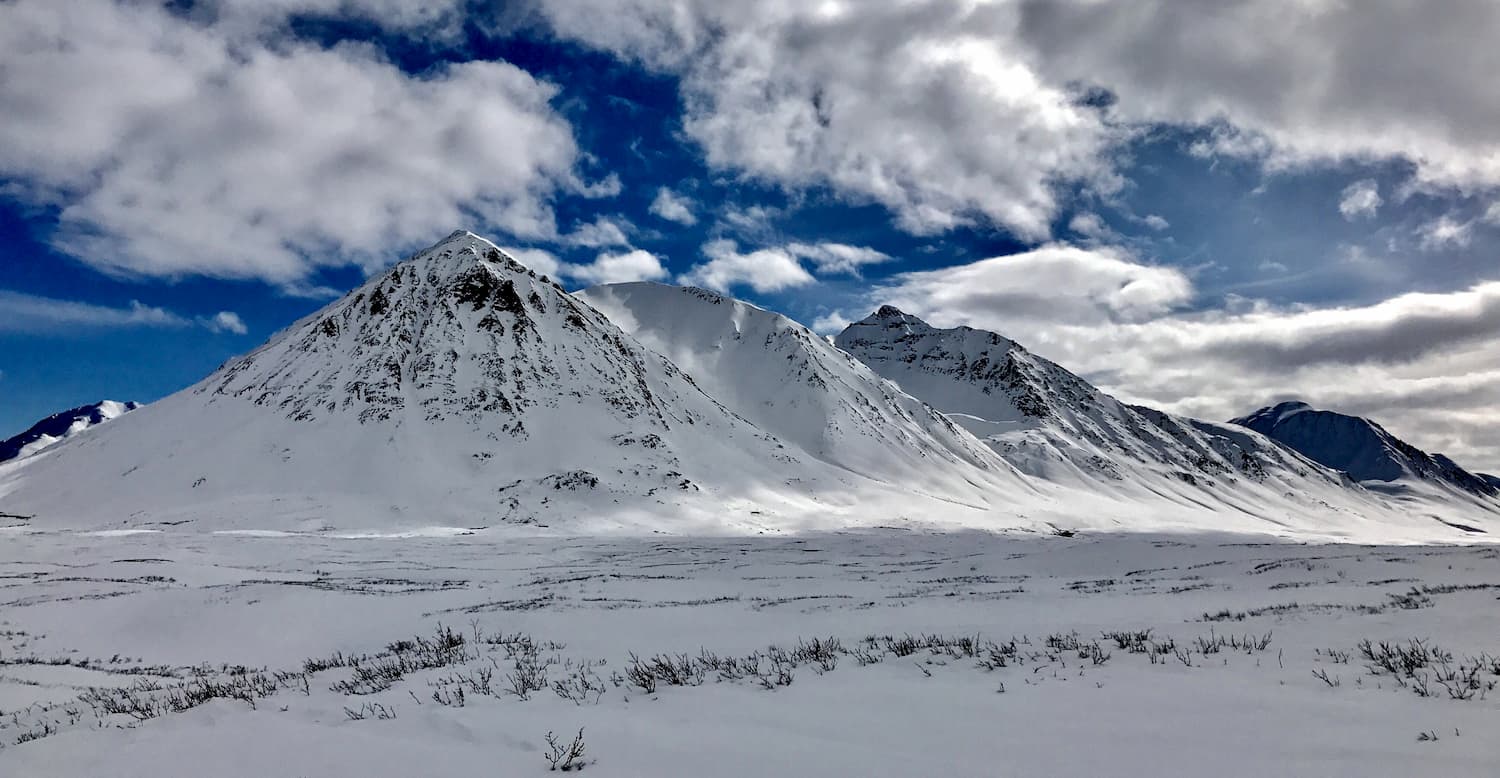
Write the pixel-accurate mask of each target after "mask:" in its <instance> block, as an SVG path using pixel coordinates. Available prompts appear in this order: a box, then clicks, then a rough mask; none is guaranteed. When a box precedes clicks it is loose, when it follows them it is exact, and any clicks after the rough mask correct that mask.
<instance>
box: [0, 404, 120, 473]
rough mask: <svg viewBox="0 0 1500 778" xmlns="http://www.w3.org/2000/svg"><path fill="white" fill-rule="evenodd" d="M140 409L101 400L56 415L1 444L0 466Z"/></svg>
mask: <svg viewBox="0 0 1500 778" xmlns="http://www.w3.org/2000/svg"><path fill="white" fill-rule="evenodd" d="M139 407H141V404H140V403H135V402H118V401H116V400H100V401H99V402H96V403H90V404H89V405H80V406H79V407H77V408H70V409H68V410H66V411H62V412H60V413H54V414H52V415H51V416H48V417H47V418H45V419H42V420H41V421H39V422H37V423H36V424H33V425H31V427H29V428H28V429H27V430H26V431H25V432H22V433H21V434H19V435H16V436H15V437H12V438H7V439H5V440H0V462H6V461H9V460H12V459H19V458H21V457H24V456H28V455H30V454H35V453H37V452H38V451H41V450H42V449H44V448H46V447H48V446H50V445H52V444H54V443H57V442H59V441H61V440H65V439H67V438H71V437H73V436H74V435H77V434H78V433H80V432H83V431H84V430H87V429H89V428H90V427H93V426H95V425H98V424H103V423H104V422H107V421H109V420H111V419H115V418H118V417H120V416H123V415H124V414H126V413H128V412H130V411H133V410H135V409H136V408H139Z"/></svg>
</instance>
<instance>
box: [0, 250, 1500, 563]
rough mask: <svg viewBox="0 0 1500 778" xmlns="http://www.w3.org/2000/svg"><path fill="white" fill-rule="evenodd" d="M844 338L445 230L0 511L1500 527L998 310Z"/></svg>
mask: <svg viewBox="0 0 1500 778" xmlns="http://www.w3.org/2000/svg"><path fill="white" fill-rule="evenodd" d="M838 346H839V347H840V348H842V349H843V350H840V348H835V347H834V346H832V345H830V344H829V343H828V342H827V341H825V340H823V339H821V338H819V337H817V336H816V335H815V334H813V333H812V332H811V331H809V330H807V329H806V328H805V327H803V326H801V325H799V324H797V323H795V322H792V321H791V320H789V319H787V318H786V317H783V316H781V315H779V314H775V313H771V312H769V311H765V310H762V309H760V308H757V307H755V306H752V305H749V304H746V303H743V302H739V301H735V300H732V299H729V298H726V297H723V296H721V295H717V294H714V293H711V292H705V291H703V290H699V289H683V288H678V287H668V286H661V285H654V284H623V285H613V286H605V287H599V288H596V289H593V290H589V291H586V292H584V293H581V294H580V295H577V296H575V295H570V294H568V293H567V292H565V291H564V290H563V289H562V288H561V287H560V286H558V285H557V284H556V283H554V282H552V281H550V280H548V279H546V278H545V277H543V276H539V275H538V274H536V273H535V272H533V271H531V270H528V269H527V268H526V267H524V266H522V265H521V264H520V263H518V262H516V261H515V260H514V259H513V258H511V257H509V256H507V255H506V254H505V253H504V252H502V251H500V250H499V249H498V248H496V247H495V246H494V244H492V243H490V242H489V241H486V240H484V239H482V238H479V237H477V236H474V235H472V234H469V233H466V232H456V233H454V234H453V235H451V236H449V237H448V238H446V239H445V240H443V241H442V242H440V243H438V244H437V245H436V246H433V247H432V248H430V249H428V250H426V251H423V252H420V253H418V254H416V255H414V256H413V257H411V258H409V259H408V260H406V261H404V262H402V263H400V264H398V265H396V266H395V267H393V268H392V269H391V270H390V271H388V272H386V273H385V274H383V275H381V276H379V277H377V278H374V279H371V280H370V281H369V282H367V283H366V284H364V285H363V286H361V287H360V288H358V289H356V290H354V291H352V292H350V293H349V294H348V295H346V296H345V297H344V298H342V299H340V300H338V301H335V302H334V303H332V304H330V305H328V306H327V307H325V308H324V309H322V310H320V311H318V312H317V313H314V314H313V315H311V316H309V317H307V318H305V319H303V320H302V321H299V322H297V323H295V324H293V325H292V326H291V327H289V328H288V329H286V330H284V331H283V332H281V333H279V334H277V335H276V336H274V337H273V338H271V340H269V341H268V342H267V343H266V344H265V345H263V346H261V347H260V348H259V349H256V350H255V351H253V352H251V353H250V354H247V355H245V356H243V357H240V358H237V359H234V360H231V361H230V362H228V363H226V364H225V365H224V366H222V367H221V368H220V369H218V370H217V371H215V372H214V373H213V374H212V375H210V376H209V377H208V378H206V379H205V380H203V381H202V382H200V383H199V384H197V385H196V386H193V387H190V388H189V389H186V390H184V391H182V392H180V393H178V394H176V395H173V396H172V397H169V398H167V399H165V400H162V401H160V402H157V403H153V404H151V405H149V406H146V407H144V408H142V409H140V410H138V411H134V412H132V413H130V414H129V415H127V416H125V417H123V418H120V419H118V420H116V421H114V422H111V423H110V424H109V425H105V426H103V427H100V428H98V429H96V430H93V431H91V432H90V433H89V434H87V435H80V436H77V437H75V438H73V439H71V440H68V441H65V442H64V443H62V444H59V445H57V446H54V447H52V448H49V449H48V450H46V451H44V452H42V453H40V454H37V455H35V456H31V457H27V458H25V459H23V460H20V461H18V462H13V463H8V464H5V465H0V512H4V513H8V514H12V515H19V516H27V517H32V518H31V521H32V522H33V523H34V526H38V527H95V528H100V527H107V528H110V529H113V530H131V531H134V530H138V529H142V528H155V527H162V526H173V527H176V526H184V525H186V526H187V527H188V528H199V529H204V530H210V531H218V530H226V529H232V530H253V531H261V530H276V531H287V530H292V531H313V532H325V531H337V532H339V533H342V534H346V535H348V534H355V535H358V534H375V535H388V534H392V533H396V534H402V533H418V534H432V533H439V534H441V533H467V532H474V531H483V530H487V531H490V532H528V533H535V532H537V531H539V529H544V530H545V531H547V532H552V533H564V534H596V533H604V532H627V533H640V532H670V533H699V534H717V533H760V532H784V531H796V530H807V529H837V528H844V527H869V526H908V527H939V528H955V527H970V528H982V529H987V530H1026V531H1033V532H1052V531H1056V530H1062V529H1068V530H1077V529H1107V530H1142V531H1146V530H1150V531H1183V530H1194V531H1196V530H1223V531H1234V532H1262V533H1265V532H1270V533H1275V534H1279V535H1286V536H1295V537H1303V538H1316V539H1348V540H1362V541H1422V540H1450V541H1451V540H1463V539H1475V538H1479V539H1483V538H1484V537H1485V536H1487V535H1489V534H1491V532H1492V530H1494V531H1495V532H1494V534H1496V535H1500V528H1497V527H1496V526H1495V525H1496V516H1495V514H1494V503H1492V502H1489V501H1486V500H1485V499H1481V498H1480V497H1479V496H1476V495H1472V494H1468V493H1464V497H1465V499H1461V500H1452V499H1448V497H1449V496H1451V495H1450V492H1452V493H1453V494H1457V492H1455V491H1453V490H1449V492H1441V493H1440V492H1436V491H1432V490H1426V491H1423V490H1408V491H1405V492H1402V493H1399V494H1392V493H1389V490H1387V492H1386V493H1381V494H1376V493H1372V492H1371V491H1370V490H1368V489H1366V488H1363V487H1361V486H1360V485H1358V484H1356V483H1354V482H1353V481H1351V480H1349V479H1348V478H1346V477H1344V476H1342V475H1341V474H1339V473H1337V472H1336V471H1334V470H1330V469H1328V468H1325V467H1323V466H1321V465H1318V464H1316V463H1315V462H1313V461H1311V460H1309V459H1307V458H1304V457H1303V456H1301V455H1299V454H1297V453H1295V452H1294V451H1292V450H1290V449H1288V448H1286V447H1284V446H1281V445H1279V444H1278V443H1276V442H1274V441H1272V440H1270V439H1268V438H1266V437H1264V436H1262V435H1260V434H1259V433H1256V432H1254V431H1252V430H1249V429H1246V428H1243V427H1238V426H1233V425H1219V424H1210V423H1207V422H1201V421H1196V420H1192V419H1186V418H1182V417H1176V416H1171V415H1168V414H1163V413H1159V412H1156V411H1153V410H1150V409H1146V408H1137V407H1131V406H1126V405H1123V404H1121V403H1119V402H1117V401H1115V400H1114V399H1113V398H1111V397H1109V396H1108V395H1106V394H1103V393H1102V392H1100V391H1099V390H1097V389H1095V388H1094V387H1092V386H1090V385H1089V384H1088V383H1087V382H1085V381H1083V380H1082V379H1080V378H1078V377H1077V376H1074V375H1073V374H1071V373H1069V372H1068V371H1066V370H1064V369H1062V368H1061V367H1059V366H1057V365H1055V364H1052V363H1051V362H1048V361H1046V360H1043V359H1040V358H1038V357H1036V356H1035V355H1032V354H1030V353H1028V352H1027V351H1026V350H1025V349H1023V348H1021V347H1020V346H1018V345H1016V344H1015V343H1013V342H1011V341H1009V340H1006V339H1004V338H1002V337H1000V336H998V335H995V334H993V333H988V332H982V331H979V330H972V329H967V328H959V329H954V330H937V329H934V328H931V327H929V326H927V325H926V324H924V323H923V322H921V321H920V320H918V319H916V318H914V317H910V316H906V315H904V314H902V313H901V312H899V311H896V310H894V309H890V308H885V309H882V310H881V311H880V312H878V313H877V314H876V315H874V316H872V317H871V318H869V319H866V320H865V321H863V322H860V323H859V324H856V325H854V326H851V327H850V328H849V329H848V330H847V331H846V332H844V333H843V334H842V335H841V336H840V337H839V339H838ZM851 355H852V356H851ZM885 379H890V380H885ZM893 382H894V383H893ZM934 409H936V410H934ZM976 436H977V437H976ZM981 439H982V440H981Z"/></svg>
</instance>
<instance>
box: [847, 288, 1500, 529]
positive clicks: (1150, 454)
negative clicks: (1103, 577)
mask: <svg viewBox="0 0 1500 778" xmlns="http://www.w3.org/2000/svg"><path fill="white" fill-rule="evenodd" d="M835 342H836V343H837V344H838V346H839V347H840V348H843V349H845V350H847V351H849V352H850V353H851V354H853V355H854V356H856V357H858V358H859V359H860V360H862V361H864V362H865V363H867V364H868V365H870V367H871V368H873V369H874V370H875V372H877V373H879V374H880V375H882V376H884V377H886V378H888V379H891V380H892V381H895V382H896V383H898V384H899V385H900V386H901V387H902V388H903V389H905V390H906V391H908V392H911V393H912V394H913V395H915V396H917V397H918V398H920V399H922V400H925V401H926V402H928V403H930V404H931V405H932V406H933V407H935V408H937V409H939V410H941V411H944V412H946V413H948V414H949V415H950V416H952V417H953V418H954V419H955V420H957V421H958V422H959V423H961V424H963V425H964V426H966V427H968V428H969V429H970V430H971V431H973V432H974V434H976V435H978V436H979V437H981V438H983V439H984V440H985V441H986V442H987V443H989V444H990V446H991V447H993V448H994V450H995V451H996V452H998V453H999V454H1001V455H1002V456H1003V457H1005V459H1007V460H1008V461H1010V462H1011V463H1012V464H1013V465H1015V466H1016V467H1017V468H1018V469H1020V470H1021V471H1022V472H1025V473H1028V474H1030V475H1033V476H1035V477H1037V478H1039V479H1043V480H1046V481H1048V482H1052V483H1055V484H1063V485H1069V486H1072V487H1075V488H1077V489H1079V490H1083V491H1089V492H1095V493H1104V494H1109V495H1113V496H1115V497H1117V498H1118V499H1119V500H1120V501H1121V502H1122V503H1128V504H1132V505H1135V506H1139V507H1141V508H1145V509H1147V510H1150V508H1149V506H1151V505H1153V504H1155V505H1157V506H1159V508H1158V509H1157V510H1158V511H1159V512H1163V513H1166V514H1173V513H1175V512H1176V510H1177V509H1180V508H1186V509H1189V510H1193V511H1197V512H1199V513H1201V514H1202V516H1203V519H1202V520H1203V522H1204V523H1205V524H1206V525H1208V526H1214V525H1215V522H1219V521H1223V522H1230V521H1235V520H1237V519H1243V518H1246V517H1249V518H1252V519H1255V520H1258V521H1260V522H1263V523H1264V526H1265V527H1266V528H1267V529H1271V528H1273V527H1279V528H1281V529H1283V530H1288V529H1289V530H1296V531H1314V532H1316V531H1319V530H1320V529H1321V530H1325V531H1333V532H1348V533H1351V534H1358V533H1363V532H1366V531H1371V530H1373V531H1374V532H1376V533H1377V534H1378V533H1379V532H1380V531H1381V530H1380V529H1379V525H1399V526H1401V527H1402V528H1403V530H1401V531H1407V530H1409V531H1415V532H1419V533H1432V534H1433V535H1435V536H1438V537H1457V536H1462V535H1464V534H1473V533H1468V531H1467V530H1465V529H1461V528H1456V527H1454V526H1453V525H1452V524H1451V523H1445V521H1446V522H1455V521H1457V520H1462V521H1464V522H1474V523H1477V524H1480V525H1482V527H1495V526H1496V519H1497V518H1500V517H1496V516H1495V515H1494V514H1493V513H1490V512H1489V511H1487V510H1484V509H1483V507H1482V506H1476V505H1475V504H1473V503H1470V502H1467V501H1461V502H1453V501H1444V500H1432V501H1428V502H1425V503H1423V504H1420V505H1414V504H1410V503H1403V504H1396V503H1392V502H1391V501H1389V500H1388V499H1386V498H1385V497H1383V496H1382V495H1378V494H1372V493H1370V492H1369V491H1368V490H1366V489H1364V488H1362V487H1361V486H1360V485H1359V484H1357V483H1355V482H1354V481H1353V480H1352V479H1350V478H1348V477H1347V476H1345V475H1343V474H1341V473H1339V472H1337V471H1335V470H1332V469H1330V468H1327V467H1324V466H1322V465H1319V464H1318V463H1316V462H1314V461H1312V460H1311V459H1309V458H1307V457H1304V456H1302V455H1301V454H1298V453H1297V452H1296V451H1294V450H1292V449H1289V448H1287V447H1285V446H1282V445H1279V444H1277V443H1276V442H1275V441H1273V440H1271V439H1269V438H1267V437H1265V436H1263V435H1261V434H1258V433H1256V432H1253V431H1251V430H1249V429H1247V428H1244V427H1240V426H1236V425H1230V424H1216V423H1212V422H1205V421H1200V420H1197V419H1190V418H1186V417H1182V416H1175V415H1172V414H1168V413H1163V412H1161V411H1157V410H1154V409H1150V408H1144V407H1139V406H1131V405H1126V404H1124V403H1121V402H1119V401H1117V400H1115V399H1114V398H1113V397H1110V396H1109V395H1108V394H1105V393H1104V392H1101V391H1100V390H1099V389H1097V388H1095V387H1094V386H1092V385H1090V384H1089V383H1088V382H1087V381H1084V380H1083V379H1081V378H1079V377H1078V376H1076V375H1074V374H1072V373H1070V372H1068V371H1067V370H1065V369H1063V368H1062V367H1060V366H1058V365H1056V364H1054V363H1052V362H1050V361H1048V360H1046V359H1043V358H1041V357H1038V356H1037V355H1035V354H1032V353H1031V352H1029V351H1027V350H1026V349H1025V348H1023V347H1021V346H1020V345H1019V344H1017V343H1015V342H1014V341H1011V340H1009V339H1007V338H1005V337H1003V336H1001V335H998V334H995V333H993V332H987V331H984V330H978V329H973V328H970V327H955V328H952V329H940V328H936V327H932V326H930V325H928V324H927V323H926V322H924V321H922V320H921V319H919V318H917V317H915V316H911V315H909V314H906V313H903V312H901V311H900V310H897V309H896V308H893V307H890V306H885V307H882V308H881V309H880V310H878V311H877V312H875V313H874V314H872V315H871V316H869V317H868V318H866V319H864V320H863V321H860V322H856V323H854V324H852V325H850V326H849V327H848V328H846V329H845V330H844V331H843V332H842V333H840V334H839V335H838V337H837V338H836V339H835ZM1476 509H1477V510H1476ZM1466 526H1468V527H1469V528H1470V529H1474V528H1476V527H1474V526H1473V525H1472V524H1467V525H1466ZM1272 531H1277V530H1274V529H1273V530H1272Z"/></svg>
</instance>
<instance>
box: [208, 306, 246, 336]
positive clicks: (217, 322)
mask: <svg viewBox="0 0 1500 778" xmlns="http://www.w3.org/2000/svg"><path fill="white" fill-rule="evenodd" d="M205 326H207V327H208V328H209V329H210V330H213V331H214V332H232V333H234V334H235V335H244V334H245V333H247V332H249V331H250V329H249V328H248V327H246V326H245V322H244V320H243V319H241V318H240V315H239V314H237V313H235V312H234V311H219V312H218V313H216V314H214V315H213V317H212V318H210V319H208V320H206V321H205Z"/></svg>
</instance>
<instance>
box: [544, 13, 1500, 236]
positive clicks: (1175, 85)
mask: <svg viewBox="0 0 1500 778" xmlns="http://www.w3.org/2000/svg"><path fill="white" fill-rule="evenodd" d="M542 13H543V15H544V16H545V17H546V18H547V19H548V21H549V23H550V24H551V26H552V27H553V28H554V30H555V31H556V32H558V33H559V34H560V35H562V36H563V37H566V38H570V39H573V40H578V41H581V42H583V43H585V44H587V45H591V46H593V47H596V48H599V49H603V50H607V51H612V52H616V53H617V54H619V55H620V56H623V57H627V58H631V59H634V60H637V61H640V62H642V63H644V64H646V65H647V66H648V67H652V68H656V69H659V70H663V71H667V72H670V73H674V74H677V75H679V76H681V91H682V96H683V101H684V104H685V106H686V117H685V121H684V130H685V133H686V135H687V137H689V138H690V139H692V140H693V141H696V142H697V143H698V144H699V146H700V147H701V148H702V149H703V151H704V154H705V157H706V159H707V161H708V162H709V164H710V165H711V166H713V167H715V168H720V169H724V170H727V171H731V172H736V173H739V174H742V175H744V176H747V177H749V178H752V179H756V180H761V181H766V182H770V183H773V184H776V185H779V186H782V187H785V188H788V189H792V190H797V189H803V188H807V187H817V186H824V185H826V186H828V187H831V188H832V189H833V190H834V191H835V192H837V193H839V194H841V195H843V196H846V197H848V198H851V199H854V200H859V201H870V202H875V203H879V204H882V205H884V206H886V207H887V208H889V209H890V210H891V211H892V212H893V213H894V215H895V216H896V218H897V221H898V223H899V224H900V225H901V226H902V227H903V228H904V229H906V230H909V231H912V232H916V233H934V232H940V231H942V230H945V229H948V228H950V227H953V226H955V225H958V224H964V223H968V222H976V221H980V222H987V223H992V224H998V225H1001V226H1004V227H1006V228H1008V229H1010V230H1011V231H1012V232H1014V233H1015V234H1017V235H1019V236H1021V237H1023V238H1025V239H1030V240H1040V239H1044V238H1045V237H1047V235H1048V225H1049V223H1050V220H1051V219H1052V218H1053V217H1054V216H1055V215H1056V212H1057V210H1058V195H1057V192H1056V188H1057V186H1058V184H1059V182H1067V181H1079V180H1081V181H1086V182H1088V183H1089V185H1090V186H1092V187H1093V188H1095V189H1096V190H1101V191H1105V192H1108V191H1109V190H1110V189H1111V188H1112V187H1115V186H1118V181H1116V180H1115V172H1116V167H1117V165H1118V164H1119V160H1117V159H1116V158H1115V151H1116V149H1117V143H1118V141H1119V140H1121V139H1122V138H1127V137H1134V136H1135V135H1136V134H1137V133H1139V132H1143V131H1150V130H1151V129H1152V128H1155V127H1158V126H1160V125H1161V124H1167V125H1171V126H1174V127H1187V128H1192V129H1198V130H1205V131H1206V133H1205V137H1204V138H1203V139H1202V140H1200V141H1199V142H1197V143H1195V144H1193V146H1192V147H1191V152H1192V153H1194V154H1197V155H1199V156H1203V157H1210V156H1214V155H1233V156H1241V157H1250V158H1255V159H1260V160H1263V161H1264V162H1265V164H1266V165H1267V166H1268V167H1269V168H1271V169H1282V168H1287V167H1291V166H1301V165H1308V164H1322V163H1329V162H1339V161H1356V162H1369V161H1371V160H1386V159H1402V160H1406V161H1408V162H1410V163H1411V164H1412V165H1413V166H1414V169H1415V170H1416V173H1417V177H1418V178H1419V179H1420V180H1421V181H1423V182H1427V183H1441V184H1457V185H1459V186H1461V187H1466V188H1480V187H1493V186H1497V185H1500V135H1497V134H1496V133H1495V132H1494V127H1495V125H1496V121H1497V118H1500V90H1496V89H1494V88H1492V84H1491V83H1490V81H1491V74H1492V73H1495V72H1500V47H1496V46H1493V45H1492V43H1493V41H1492V38H1493V37H1494V31H1495V30H1496V29H1500V4H1495V3H1488V2H1466V3H1460V4H1458V5H1457V6H1455V7H1452V8H1445V9H1444V12H1443V13H1434V12H1433V11H1432V9H1431V8H1429V7H1427V6H1425V5H1423V4H1421V3H1411V2H1405V1H1404V0H1370V1H1369V2H1358V3H1356V2H1344V1H1342V0H1229V1H1228V2H1221V3H1189V4H1186V6H1184V4H1182V3H1179V2H1172V1H1171V0H1141V1H1140V2H1124V3H1108V2H1064V3H1059V2H1052V0H1011V1H1008V2H974V3H966V2H954V1H953V0H868V1H867V2H862V3H858V4H850V3H784V2H783V3H722V2H714V1H713V0H629V2H624V3H620V2H611V1H610V0H550V2H547V3H545V4H544V5H543V6H542ZM1389 41H1400V42H1401V51H1402V56H1391V48H1390V46H1389V45H1387V44H1388V42H1389ZM1080 97H1087V98H1091V99H1080ZM1364 191H1366V192H1371V191H1372V190H1364ZM1365 196H1366V197H1369V195H1365ZM1369 202H1371V200H1366V201H1365V203H1364V204H1360V203H1358V202H1355V203H1351V206H1352V207H1354V208H1356V210H1355V211H1354V213H1356V214H1360V213H1365V210H1362V209H1368V208H1371V207H1372V206H1371V205H1369ZM1148 226H1150V225H1148ZM1153 229H1156V227H1153Z"/></svg>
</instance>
